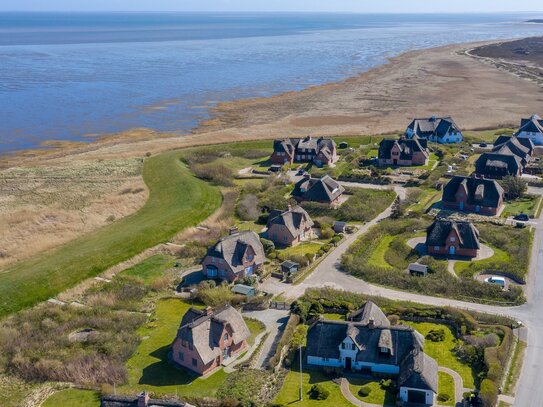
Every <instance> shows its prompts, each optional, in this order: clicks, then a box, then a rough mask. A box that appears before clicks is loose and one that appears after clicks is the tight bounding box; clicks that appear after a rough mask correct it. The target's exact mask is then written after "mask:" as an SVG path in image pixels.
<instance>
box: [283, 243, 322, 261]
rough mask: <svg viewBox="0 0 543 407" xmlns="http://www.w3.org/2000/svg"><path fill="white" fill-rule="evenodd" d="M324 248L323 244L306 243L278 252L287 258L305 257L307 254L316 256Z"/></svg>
mask: <svg viewBox="0 0 543 407" xmlns="http://www.w3.org/2000/svg"><path fill="white" fill-rule="evenodd" d="M321 247H322V244H320V243H316V242H304V243H301V244H298V245H296V246H291V247H287V248H285V249H280V250H278V252H280V253H282V254H283V256H285V258H288V257H290V256H294V255H302V256H305V255H306V254H316V253H317V252H318V251H319V249H320V248H321Z"/></svg>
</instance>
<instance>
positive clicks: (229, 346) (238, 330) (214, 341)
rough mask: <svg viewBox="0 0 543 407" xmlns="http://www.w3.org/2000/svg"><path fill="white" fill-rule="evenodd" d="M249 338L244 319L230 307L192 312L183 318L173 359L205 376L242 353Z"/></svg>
mask: <svg viewBox="0 0 543 407" xmlns="http://www.w3.org/2000/svg"><path fill="white" fill-rule="evenodd" d="M250 336H251V332H250V331H249V328H247V324H245V321H244V320H243V317H242V316H241V314H240V313H239V312H238V311H237V310H235V309H234V308H233V307H232V306H230V305H226V306H224V307H222V308H219V309H216V310H212V309H211V308H210V307H208V308H207V309H205V310H199V309H196V308H190V309H189V310H188V311H187V312H186V313H185V315H183V319H182V320H181V325H180V327H179V329H178V331H177V336H176V337H175V339H174V341H173V344H172V350H171V353H170V357H171V360H173V362H174V363H176V364H177V365H179V366H182V367H184V368H187V369H189V370H192V371H193V372H196V373H198V374H200V375H206V374H209V373H211V372H212V371H213V370H215V369H217V368H219V367H220V366H221V365H222V364H223V362H224V361H226V360H227V359H229V358H232V357H235V356H237V355H239V354H240V352H243V351H244V350H245V349H246V348H247V339H248V338H249V337H250Z"/></svg>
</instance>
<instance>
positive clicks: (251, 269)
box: [245, 266, 253, 277]
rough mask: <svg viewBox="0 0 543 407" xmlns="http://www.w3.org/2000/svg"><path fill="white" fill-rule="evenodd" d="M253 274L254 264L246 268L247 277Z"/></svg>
mask: <svg viewBox="0 0 543 407" xmlns="http://www.w3.org/2000/svg"><path fill="white" fill-rule="evenodd" d="M252 275H253V266H249V267H247V268H246V269H245V277H250V276H252Z"/></svg>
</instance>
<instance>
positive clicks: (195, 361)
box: [192, 358, 198, 366]
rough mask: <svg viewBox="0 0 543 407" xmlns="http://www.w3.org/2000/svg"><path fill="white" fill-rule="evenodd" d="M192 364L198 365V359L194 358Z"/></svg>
mask: <svg viewBox="0 0 543 407" xmlns="http://www.w3.org/2000/svg"><path fill="white" fill-rule="evenodd" d="M192 366H198V361H197V360H196V359H194V358H192Z"/></svg>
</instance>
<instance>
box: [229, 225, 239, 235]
mask: <svg viewBox="0 0 543 407" xmlns="http://www.w3.org/2000/svg"><path fill="white" fill-rule="evenodd" d="M236 233H239V229H238V228H237V226H232V227H231V228H230V234H231V235H235V234H236Z"/></svg>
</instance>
